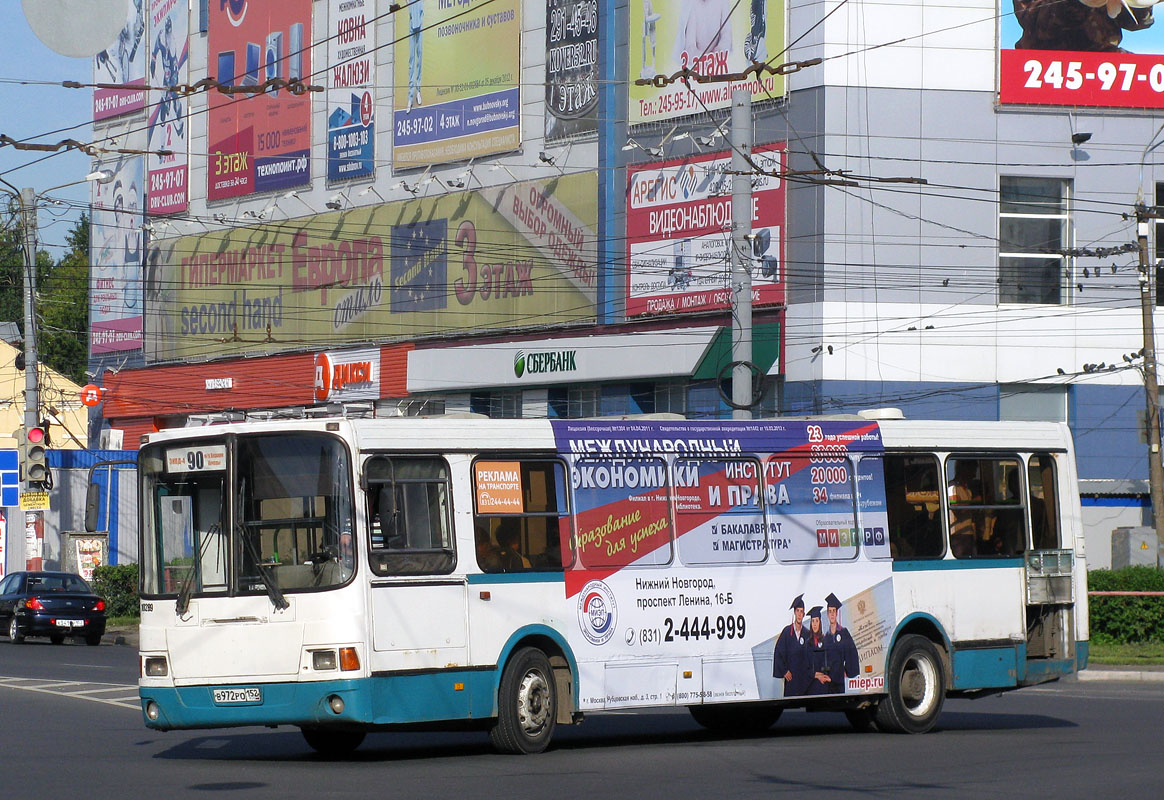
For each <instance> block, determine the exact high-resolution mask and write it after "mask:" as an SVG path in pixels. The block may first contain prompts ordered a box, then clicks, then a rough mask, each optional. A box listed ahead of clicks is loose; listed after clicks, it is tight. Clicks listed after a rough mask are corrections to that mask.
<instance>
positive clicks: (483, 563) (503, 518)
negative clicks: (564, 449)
mask: <svg viewBox="0 0 1164 800" xmlns="http://www.w3.org/2000/svg"><path fill="white" fill-rule="evenodd" d="M567 496H568V492H567V484H566V468H565V465H564V464H562V462H560V461H552V460H549V459H528V458H522V459H518V458H512V457H508V458H498V459H493V458H481V459H479V460H477V461H475V462H473V498H474V516H473V531H474V533H473V536H474V543H475V546H476V551H477V565H478V566H479V567H480V568H481V570H482V571H483V572H528V571H535V572H537V571H543V572H544V571H553V570H561V569H562V568H563V567H564V566H569V564H570V563H571V562H572V561H573V557H572V555H571V549H570V508H569V504H568V501H567Z"/></svg>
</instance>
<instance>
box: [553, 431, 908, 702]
mask: <svg viewBox="0 0 1164 800" xmlns="http://www.w3.org/2000/svg"><path fill="white" fill-rule="evenodd" d="M553 429H554V435H555V439H556V441H557V445H558V450H559V452H561V453H562V454H563V455H564V457H565V458H566V460H567V461H568V462H570V465H571V468H572V469H571V476H572V490H573V500H574V503H573V507H574V509H575V521H576V523H575V531H574V541H573V543H572V544H573V550H574V551H575V555H576V558H575V561H574V566H573V568H571V569H569V570H567V571H566V575H565V579H566V601H567V603H568V606H569V610H570V612H571V616H575V618H576V624H575V625H573V626H571V627H569V628H568V637H569V640H570V644H571V646H572V647H573V649H574V653H575V654H576V656H577V661H578V666H579V676H578V687H579V696H580V700H581V705H582V708H619V707H633V706H647V705H666V704H675V705H689V704H692V703H696V704H698V703H714V702H730V701H743V700H775V699H780V698H786V697H802V696H811V695H844V694H862V693H868V692H876V691H879V690H882V691H883V690H884V686H885V652H886V649H887V645H888V643H889V641H890V637H891V636H892V632H893V629H894V624H895V622H896V619H895V616H894V603H893V590H892V561H891V558H890V551H889V543H888V540H887V538H886V535H885V530H886V522H887V518H886V508H885V491H884V478H883V476H882V475H881V473H880V471H879V464H877V463H876V462H877V459H869V460H870V461H872V462H874V464H873V465H872V466H871V467H868V468H867V466H866V460H861V461H858V462H854V461H851V460H850V459H849V454H851V453H852V454H856V453H862V452H865V453H868V452H876V451H877V450H879V449H880V447H881V436H880V430H879V429H878V426H877V423H875V422H834V421H824V422H812V421H808V422H806V421H799V422H798V421H784V420H764V421H756V422H751V423H741V424H733V423H718V422H687V423H683V422H680V423H658V422H650V421H609V422H607V421H602V420H595V421H554V422H553ZM871 470H872V471H871ZM858 486H859V487H860V491H858V489H857V487H858ZM858 507H859V508H860V512H861V513H860V517H859V521H858V516H857V513H856V511H857V508H858ZM859 551H860V552H862V553H863V556H864V557H863V558H856V556H857V554H858V552H859ZM796 606H799V612H797V610H796V608H794V607H796ZM814 606H819V607H821V608H817V609H815V610H816V611H817V612H820V611H822V608H823V607H825V606H829V607H830V608H832V609H833V610H832V611H830V612H827V613H820V614H819V616H817V617H816V619H815V621H811V622H810V619H809V617H808V616H805V615H804V612H805V610H807V609H811V608H813V607H814ZM810 616H811V615H810ZM695 652H700V653H702V654H704V658H703V670H702V671H701V672H698V673H697V675H698V677H695V676H691V680H683V681H678V682H677V681H676V678H677V677H678V676H677V674H676V666H675V664H676V662H675V659H676V658H679V659H682V658H683V657H685V656H690V655H691V654H693V653H695ZM612 662H622V663H620V664H618V667H619V668H616V669H611V668H610V667H611V663H612ZM612 673H614V674H612Z"/></svg>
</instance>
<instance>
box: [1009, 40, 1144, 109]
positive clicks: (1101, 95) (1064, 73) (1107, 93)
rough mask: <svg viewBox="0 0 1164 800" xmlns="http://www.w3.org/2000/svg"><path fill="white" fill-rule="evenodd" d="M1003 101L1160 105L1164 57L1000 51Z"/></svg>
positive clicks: (1048, 103)
mask: <svg viewBox="0 0 1164 800" xmlns="http://www.w3.org/2000/svg"><path fill="white" fill-rule="evenodd" d="M999 55H1000V66H999V93H998V99H999V102H1001V103H1026V104H1031V105H1055V106H1108V107H1117V108H1161V107H1164V55H1158V54H1138V53H1089V52H1081V51H1077V50H1002V51H1000V53H999Z"/></svg>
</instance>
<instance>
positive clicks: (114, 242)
mask: <svg viewBox="0 0 1164 800" xmlns="http://www.w3.org/2000/svg"><path fill="white" fill-rule="evenodd" d="M94 169H98V170H109V172H111V173H112V174H113V179H112V180H110V181H109V182H108V183H94V184H93V217H92V221H91V223H90V225H91V235H90V237H89V241H90V256H91V261H90V264H91V265H92V267H91V268H90V271H89V350H90V352H91V353H92V354H93V355H98V354H100V353H113V352H117V351H121V350H140V349H141V345H142V277H141V273H142V223H143V222H144V219H143V217H142V214H141V205H142V185H143V180H144V172H145V165H144V163H143V159H142V157H141V156H123V157H122V158H120V159H118V160H117V161H114V162H108V161H107V162H102V163H99V164H96V165H94Z"/></svg>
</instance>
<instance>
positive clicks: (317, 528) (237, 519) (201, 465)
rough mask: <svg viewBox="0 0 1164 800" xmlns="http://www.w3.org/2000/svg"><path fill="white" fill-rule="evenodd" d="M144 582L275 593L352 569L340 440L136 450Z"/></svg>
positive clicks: (299, 438) (256, 439)
mask: <svg viewBox="0 0 1164 800" xmlns="http://www.w3.org/2000/svg"><path fill="white" fill-rule="evenodd" d="M140 467H141V474H142V477H143V481H144V486H143V499H144V500H145V504H146V507H145V509H144V512H145V513H144V514H143V536H142V592H143V594H146V595H179V596H180V598H181V597H188V596H189V595H190V594H202V595H205V594H262V593H266V594H269V595H271V599H272V601H273V602H275V604H276V605H282V603H283V601H282V598H281V593H282V592H284V591H294V590H312V589H323V588H328V587H333V586H339V585H341V584H343V583H346V582H347V580H348V579H349V578H350V577H351V575H352V572H353V571H354V569H355V553H354V550H353V547H354V545H353V542H352V535H351V534H352V499H351V482H350V479H349V473H350V467H349V457H348V454H347V450H346V449H345V448H344V446H343V444H342V443H341V442H340V441H339V440H338V439H335V438H333V437H329V436H323V435H315V436H313V435H294V436H286V435H277V436H276V435H259V436H242V437H238V438H237V439H232V440H230V441H227V440H211V439H199V440H196V441H186V442H173V441H171V442H163V443H159V444H157V445H155V446H152V447H149V448H146V449H145V450H143V451H142V457H141V461H140Z"/></svg>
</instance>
